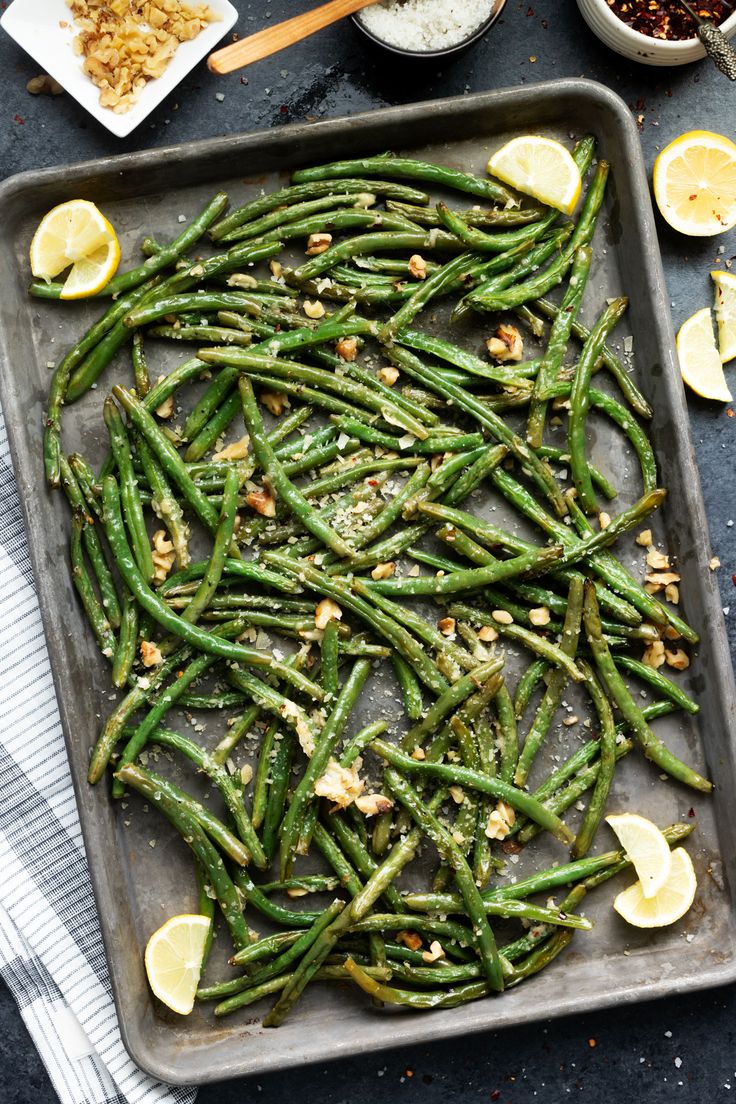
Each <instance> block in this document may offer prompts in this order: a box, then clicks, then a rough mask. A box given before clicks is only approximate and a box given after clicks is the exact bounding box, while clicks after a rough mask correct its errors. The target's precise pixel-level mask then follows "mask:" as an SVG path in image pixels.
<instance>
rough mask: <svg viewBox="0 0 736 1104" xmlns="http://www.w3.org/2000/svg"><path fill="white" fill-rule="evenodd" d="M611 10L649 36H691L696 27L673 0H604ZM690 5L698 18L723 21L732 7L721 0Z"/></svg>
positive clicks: (676, 38)
mask: <svg viewBox="0 0 736 1104" xmlns="http://www.w3.org/2000/svg"><path fill="white" fill-rule="evenodd" d="M606 2H607V4H608V6H609V8H610V9H611V11H612V12H613V13H614V14H615V15H617V16H618V18H619V19H620V20H621V21H622V22H623V23H625V24H626V25H627V26H628V27H631V29H632V30H633V31H638V32H639V33H640V34H645V35H648V36H649V37H650V38H664V39H671V40H678V41H680V40H684V39H688V38H695V37H696V35H697V31H698V27H697V23H696V22H695V20H694V19H693V18H692V16H690V15H688V13H687V12H686V11H685V10H684V9H683V8H681V7H680V6H679V5H678V4H677V3H675V2H674V0H606ZM690 7H691V8H692V9H693V11H694V12H695V13H696V14H697V15H699V16H700V17H701V18H702V19H709V20H710V21H711V22H712V23H716V24H718V23H723V22H724V21H725V20H726V19H728V17H729V16H730V15H732V14H733V12H734V9H733V8H732V7H731V5H730V4H727V3H725V0H691V2H690Z"/></svg>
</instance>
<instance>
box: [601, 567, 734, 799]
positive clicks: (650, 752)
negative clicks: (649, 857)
mask: <svg viewBox="0 0 736 1104" xmlns="http://www.w3.org/2000/svg"><path fill="white" fill-rule="evenodd" d="M583 619H584V621H585V632H586V635H587V638H588V643H589V645H590V647H591V650H592V652H593V658H594V660H595V664H596V667H597V668H598V672H599V674H600V676H601V679H602V680H603V683H604V685H605V687H606V689H607V691H608V693H609V695H610V697H611V698H612V699H613V700H614V702H615V703H616V705H617V706H618V708H619V709H620V711H621V713H622V715H623V717H624V719H625V720H626V722H627V723H628V724H629V725H630V727H631V729H632V731H633V733H634V735H635V736H636V738H637V740H638V742H639V744H640V745H641V747H642V749H643V751H644V754H645V755H646V757H647V759H651V761H652V762H653V763H655V764H656V765H657V766H658V767H659V768H660V770H663V771H664V772H665V773H666V774H669V775H671V776H672V777H673V778H676V779H677V780H678V781H680V782H684V783H685V785H686V786H691V787H692V788H693V789H696V790H701V791H702V792H703V793H710V792H711V790H712V789H713V783H712V782H709V781H708V780H707V779H705V778H703V777H702V776H701V775H700V774H698V773H697V771H694V770H693V769H692V767H689V766H687V765H686V764H685V763H683V762H682V760H681V759H678V758H677V756H676V755H674V754H673V753H672V752H671V751H670V750H669V749H668V748H667V747H665V745H664V744H663V743H662V741H661V740H660V739H659V737H658V736H655V734H654V732H653V731H652V730H651V728H650V727H649V725H648V724H647V722H646V721H645V720H644V718H643V716H642V713H641V709H640V708H639V706H638V705H637V704H636V703H635V701H634V699H633V698H632V696H631V694H630V693H629V691H628V689H627V687H626V684H625V683H624V681H623V679H622V678H621V676H620V674H619V673H618V670H617V669H616V665H615V663H614V661H613V657H612V656H611V653H610V650H609V648H608V645H607V644H606V642H605V640H603V635H602V632H601V628H600V617H599V613H598V603H597V601H596V597H595V591H594V590H593V588H592V586H591V585H590V584H589V583H586V587H585V601H584V606H583Z"/></svg>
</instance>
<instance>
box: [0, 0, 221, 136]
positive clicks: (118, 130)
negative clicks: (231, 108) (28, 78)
mask: <svg viewBox="0 0 736 1104" xmlns="http://www.w3.org/2000/svg"><path fill="white" fill-rule="evenodd" d="M207 3H208V6H209V7H210V9H211V10H212V11H213V12H214V13H215V14H216V15H217V16H219V20H218V21H217V22H215V23H209V24H208V25H207V26H206V27H205V29H204V30H203V31H201V32H200V34H198V35H197V37H196V38H194V39H192V40H191V41H190V42H182V43H181V45H180V46H179V48H178V49H177V51H176V53H175V54H174V57H173V58H172V60H171V61H170V63H169V64H168V66H167V67H166V69H165V71H164V73H163V76H160V77H158V78H156V79H155V80H150V81H148V83H147V84H146V86H145V88H144V89H143V91H142V92H141V94H140V96H139V97H138V99H137V100H136V102H135V103H134V104H133V106H132V107H131V108H130V110H129V111H127V112H125V114H123V115H116V114H115V112H114V111H112V110H111V109H110V108H109V107H102V106H101V105H100V99H99V95H100V94H99V89H98V88H97V87H96V86H95V85H94V84H93V83H92V81H91V80H90V79H89V77H88V76H86V75H85V73H84V72H83V71H82V59H81V58H79V57H77V55H76V54H75V53H74V49H73V45H72V43H73V41H74V36H75V34H76V28H75V26H74V19H73V16H72V13H71V11H70V9H69V8H68V7H67V4H66V3H65V0H14V3H13V4H11V5H10V7H9V8H8V9H7V11H6V12H5V14H4V15H3V17H2V19H0V26H2V27H3V28H4V30H6V31H7V33H8V34H9V35H10V37H11V38H12V39H14V40H15V41H16V42H17V43H18V45H19V46H22V48H23V49H24V50H25V51H26V52H27V53H29V54H30V55H31V57H32V58H33V59H34V60H35V61H37V62H38V64H39V66H40V67H41V69H42V71H43V72H44V73H48V74H49V75H50V76H52V77H53V78H54V79H55V80H57V81H58V82H59V84H60V85H61V86H62V87H63V88H64V89H65V91H66V92H68V93H69V95H70V96H73V97H74V99H75V100H76V101H77V102H78V103H80V104H81V105H82V107H83V108H85V109H86V110H87V111H89V113H90V115H94V117H95V119H97V121H98V122H100V123H102V125H103V126H104V127H107V129H108V130H110V131H112V133H113V134H115V135H117V137H118V138H124V137H125V136H126V135H127V134H130V132H131V131H132V130H135V128H136V127H137V126H139V125H140V123H142V122H143V120H144V119H145V118H147V116H148V115H150V114H151V112H152V111H153V110H154V108H156V107H158V105H159V104H160V103H161V101H162V100H163V99H164V98H165V97H166V96H168V94H169V92H171V91H173V89H174V88H176V86H177V84H179V82H180V81H182V80H183V79H184V77H185V76H186V75H187V73H189V72H190V71H191V70H192V69H193V68H194V66H195V65H196V64H197V63H198V62H199V61H201V60H202V58H203V57H205V56H206V55H207V54H208V53H209V52H210V51H211V50H212V49H213V48H214V47H215V46H216V45H217V43H218V42H219V41H220V39H221V38H222V37H223V35H225V34H227V32H228V31H229V30H230V28H231V27H232V26H233V24H234V23H235V21H236V20H237V18H238V13H237V11H236V9H235V8H234V7H233V5H232V4H230V3H229V2H228V0H207Z"/></svg>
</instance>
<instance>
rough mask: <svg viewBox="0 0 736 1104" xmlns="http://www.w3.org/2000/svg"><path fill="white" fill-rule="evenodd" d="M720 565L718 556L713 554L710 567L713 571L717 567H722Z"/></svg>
mask: <svg viewBox="0 0 736 1104" xmlns="http://www.w3.org/2000/svg"><path fill="white" fill-rule="evenodd" d="M720 566H721V561H720V560H719V559H718V557H717V556H711V558H710V559H709V560H708V567H709V568H710V569H711V571H715V570H716V568H717V567H720Z"/></svg>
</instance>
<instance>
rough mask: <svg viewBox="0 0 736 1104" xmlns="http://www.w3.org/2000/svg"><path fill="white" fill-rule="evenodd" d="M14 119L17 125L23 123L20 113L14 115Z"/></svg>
mask: <svg viewBox="0 0 736 1104" xmlns="http://www.w3.org/2000/svg"><path fill="white" fill-rule="evenodd" d="M15 121H16V123H18V125H19V126H23V125H24V124H25V119H21V117H20V115H16V116H15Z"/></svg>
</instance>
